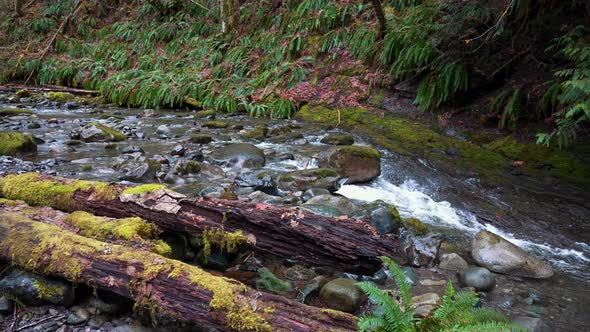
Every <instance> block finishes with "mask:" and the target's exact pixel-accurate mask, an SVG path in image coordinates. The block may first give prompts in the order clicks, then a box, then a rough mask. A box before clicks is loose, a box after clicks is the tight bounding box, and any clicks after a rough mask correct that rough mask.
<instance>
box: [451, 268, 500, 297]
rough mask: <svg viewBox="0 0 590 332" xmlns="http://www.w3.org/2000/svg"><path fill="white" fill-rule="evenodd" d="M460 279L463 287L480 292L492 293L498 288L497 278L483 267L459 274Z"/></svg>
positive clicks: (469, 269)
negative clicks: (495, 287)
mask: <svg viewBox="0 0 590 332" xmlns="http://www.w3.org/2000/svg"><path fill="white" fill-rule="evenodd" d="M459 279H460V280H461V282H462V283H463V285H465V286H467V287H473V288H475V289H476V290H478V291H485V292H487V291H491V290H492V289H494V286H496V278H495V277H494V275H493V274H492V272H490V271H489V270H488V269H486V268H483V267H472V268H468V269H467V270H465V271H463V272H461V273H460V274H459Z"/></svg>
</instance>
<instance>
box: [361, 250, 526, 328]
mask: <svg viewBox="0 0 590 332" xmlns="http://www.w3.org/2000/svg"><path fill="white" fill-rule="evenodd" d="M380 258H381V260H382V261H383V263H384V264H385V265H387V267H388V269H389V271H390V272H391V273H392V275H393V279H394V281H395V283H396V284H397V286H398V289H399V293H400V295H399V298H400V300H399V302H398V300H396V299H395V298H393V297H392V296H391V295H390V294H389V293H388V292H387V291H384V290H381V289H380V288H379V287H377V285H375V284H374V283H372V282H368V281H366V282H360V283H358V284H357V285H358V286H359V287H360V288H361V289H362V290H363V291H364V292H365V293H367V295H368V296H369V300H370V301H371V302H373V303H374V304H375V305H376V307H375V308H374V309H373V311H372V313H370V314H368V315H365V316H362V317H361V318H360V319H359V323H358V327H359V331H361V332H362V331H375V332H376V331H379V332H390V331H391V332H413V331H441V332H442V331H524V330H523V329H522V328H521V327H519V326H517V325H515V324H511V323H509V321H508V318H507V317H506V316H504V315H502V314H501V313H499V312H496V311H494V310H491V309H485V308H476V307H475V304H476V303H477V302H478V300H479V299H478V297H477V295H476V294H475V293H474V292H473V291H460V292H457V291H456V290H455V289H454V288H453V284H452V283H451V281H449V282H448V284H447V289H446V292H445V295H444V296H443V301H442V303H441V304H440V305H439V306H438V307H437V308H436V309H435V310H434V312H433V313H432V314H431V315H430V316H428V317H427V318H425V319H423V320H419V319H418V318H417V317H415V313H414V311H413V303H412V293H411V290H410V287H411V286H410V284H409V283H408V281H407V280H406V276H405V275H404V272H403V270H402V269H401V268H400V267H399V266H398V265H397V264H396V263H395V262H394V261H393V260H392V259H391V258H388V257H380Z"/></svg>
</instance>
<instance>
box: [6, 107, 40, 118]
mask: <svg viewBox="0 0 590 332" xmlns="http://www.w3.org/2000/svg"><path fill="white" fill-rule="evenodd" d="M31 114H35V113H34V112H33V111H31V110H28V109H25V108H8V107H0V117H6V116H15V115H31Z"/></svg>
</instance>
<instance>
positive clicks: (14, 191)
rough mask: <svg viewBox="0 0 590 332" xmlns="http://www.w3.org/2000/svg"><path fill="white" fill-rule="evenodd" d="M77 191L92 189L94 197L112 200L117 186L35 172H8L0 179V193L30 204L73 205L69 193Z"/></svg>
mask: <svg viewBox="0 0 590 332" xmlns="http://www.w3.org/2000/svg"><path fill="white" fill-rule="evenodd" d="M78 190H84V191H89V192H92V195H94V196H95V197H100V198H103V199H107V200H110V199H114V198H115V197H116V196H117V188H116V187H115V186H114V185H112V184H109V183H104V182H93V181H82V180H74V181H67V180H64V181H63V182H57V181H52V180H46V179H44V178H43V177H41V175H39V174H38V173H25V174H19V175H15V174H13V175H7V176H5V177H4V178H1V179H0V196H2V197H4V198H8V199H15V200H22V201H25V202H26V203H28V204H29V205H34V206H51V207H53V208H56V209H61V210H71V209H74V208H75V202H73V201H72V199H71V198H72V196H73V195H74V193H75V192H76V191H78Z"/></svg>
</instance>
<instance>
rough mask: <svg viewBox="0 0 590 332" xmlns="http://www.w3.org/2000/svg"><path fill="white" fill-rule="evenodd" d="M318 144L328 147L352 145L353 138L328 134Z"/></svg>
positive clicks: (347, 135)
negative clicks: (327, 145)
mask: <svg viewBox="0 0 590 332" xmlns="http://www.w3.org/2000/svg"><path fill="white" fill-rule="evenodd" d="M320 142H321V143H324V144H329V145H352V144H354V137H352V135H350V134H344V133H329V134H328V135H326V136H325V137H324V138H322V140H321V141H320Z"/></svg>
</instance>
